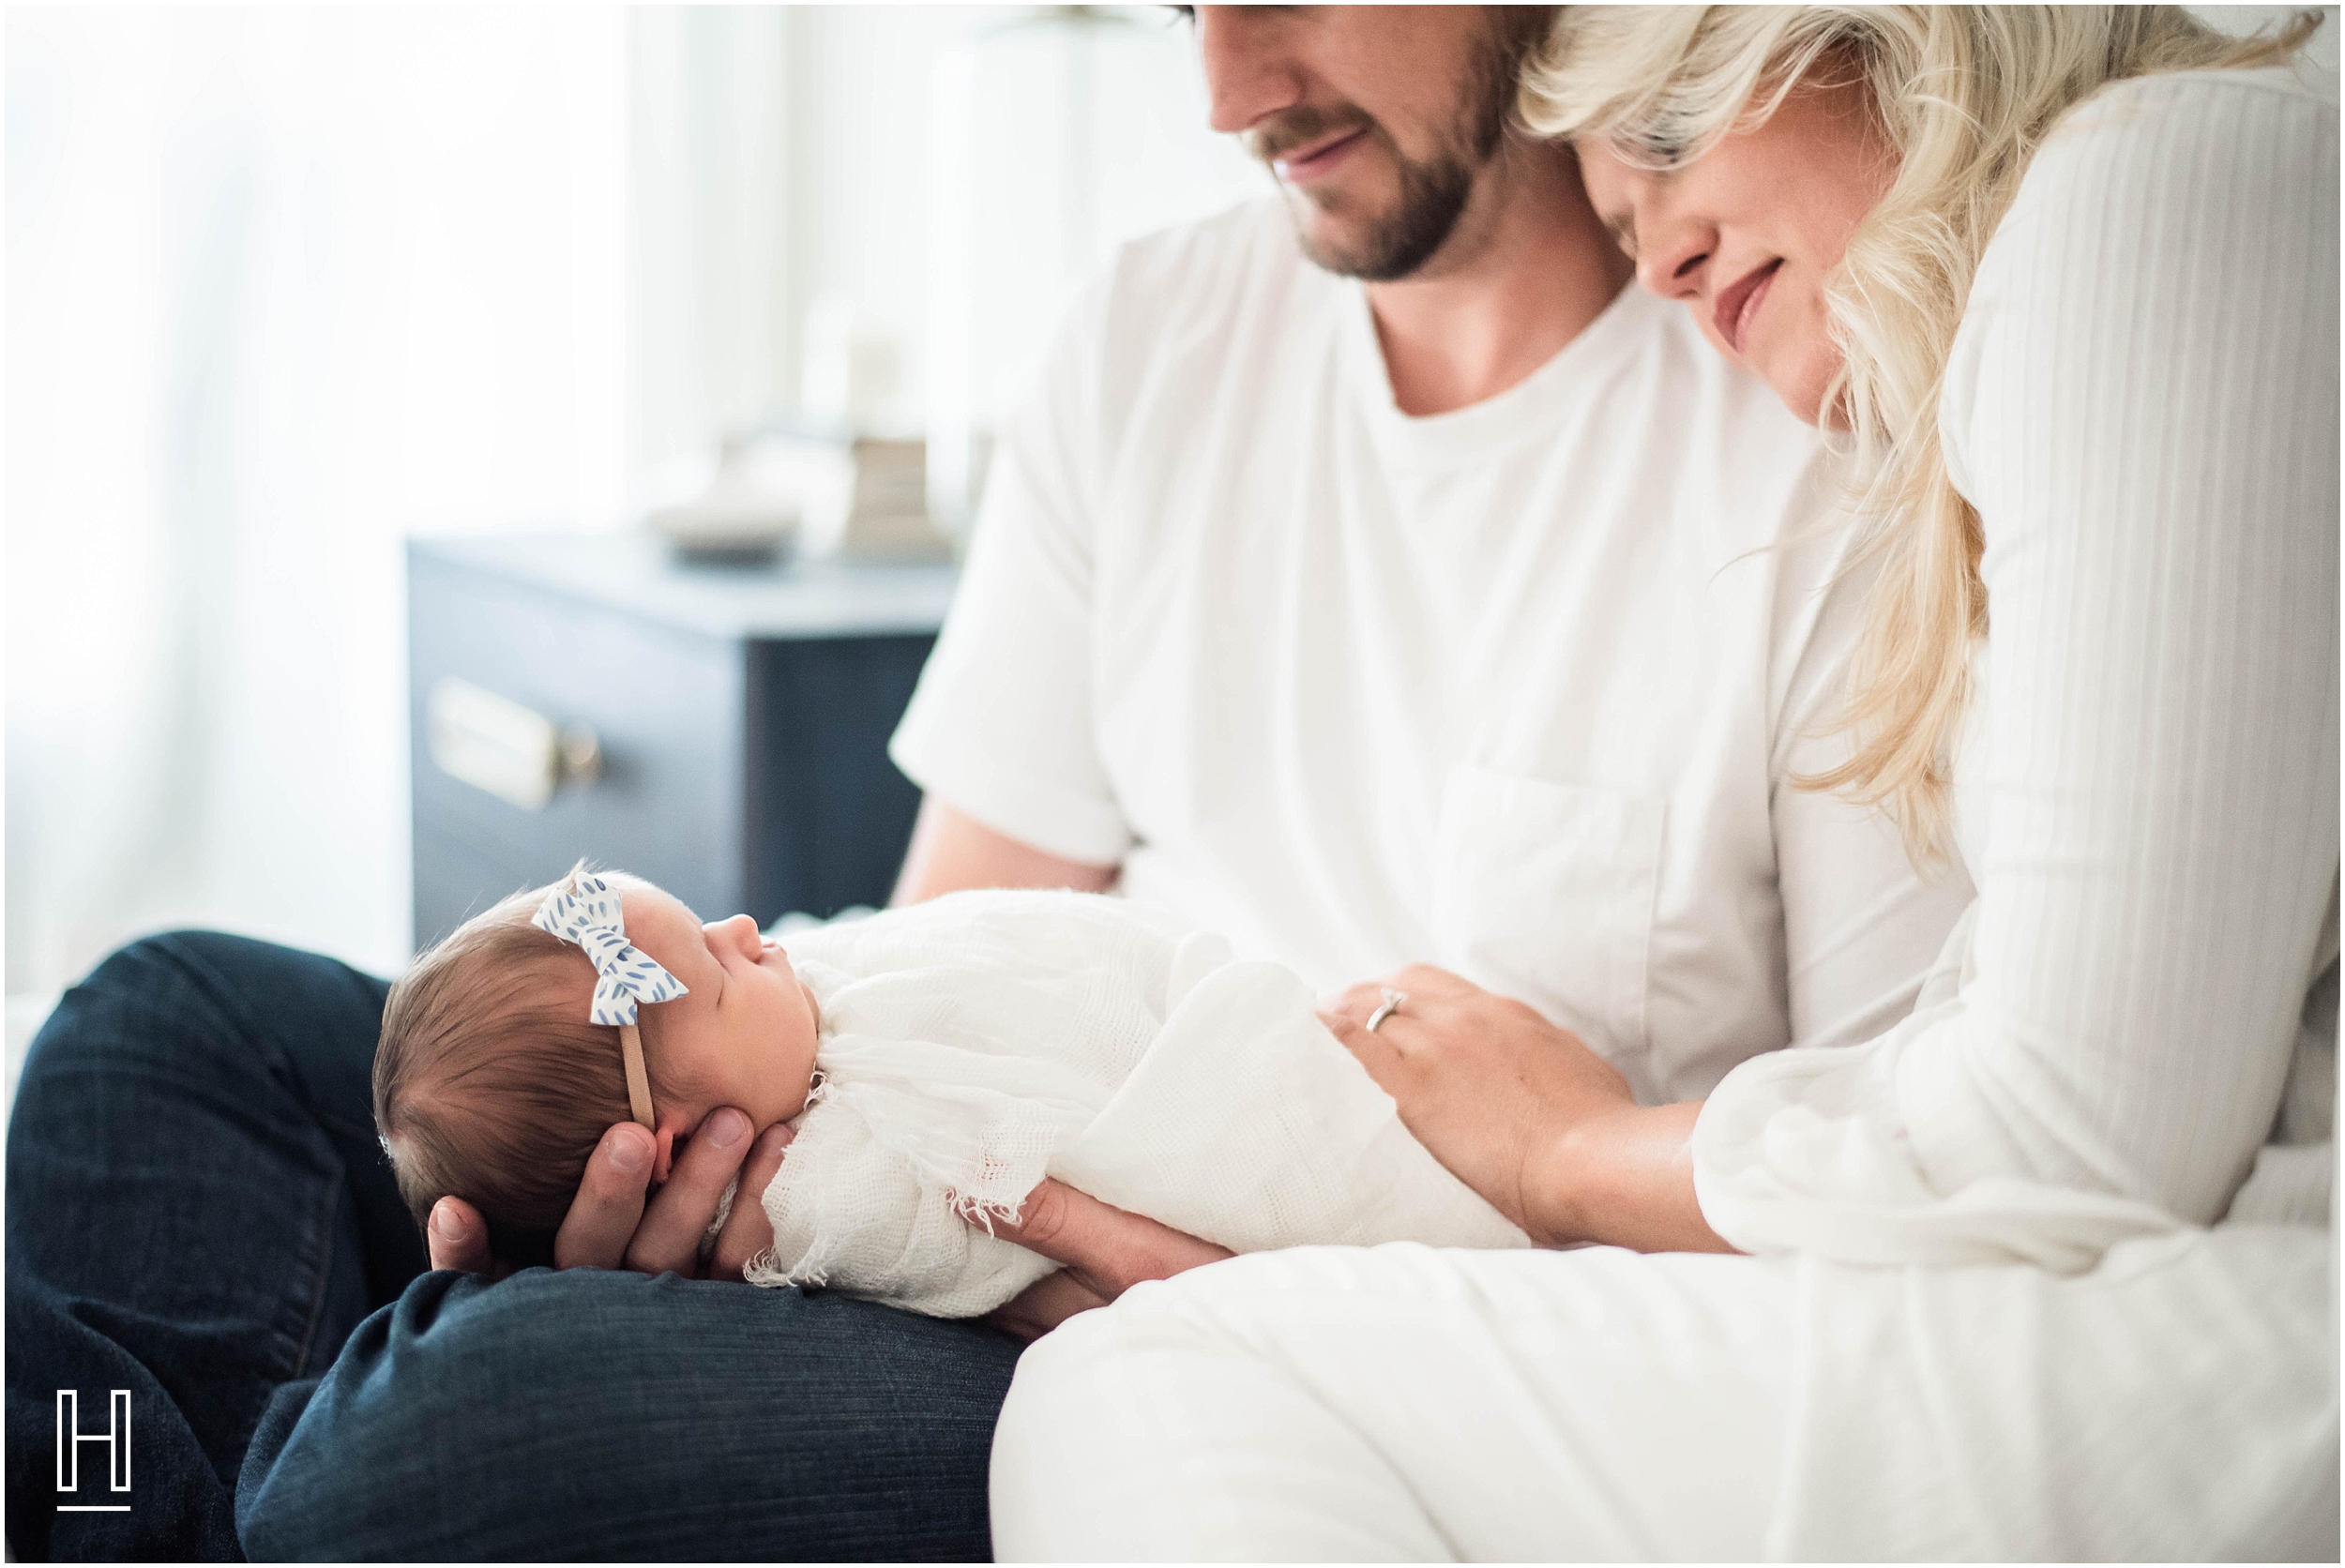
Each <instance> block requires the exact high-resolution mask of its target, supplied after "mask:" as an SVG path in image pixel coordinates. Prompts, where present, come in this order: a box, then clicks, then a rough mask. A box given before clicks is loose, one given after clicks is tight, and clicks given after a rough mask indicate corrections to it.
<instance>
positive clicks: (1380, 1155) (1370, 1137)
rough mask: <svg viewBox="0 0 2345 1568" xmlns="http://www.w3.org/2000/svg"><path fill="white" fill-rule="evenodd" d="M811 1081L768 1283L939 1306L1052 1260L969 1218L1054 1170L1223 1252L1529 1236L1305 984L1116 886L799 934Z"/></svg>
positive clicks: (959, 1303) (943, 902) (1004, 1207)
mask: <svg viewBox="0 0 2345 1568" xmlns="http://www.w3.org/2000/svg"><path fill="white" fill-rule="evenodd" d="M789 950H790V957H791V961H792V963H793V964H794V965H795V966H796V968H797V971H798V974H799V977H800V978H801V979H803V980H804V981H805V982H806V983H807V985H808V986H809V987H810V988H812V989H813V991H814V994H815V996H816V998H817V1000H818V1001H819V1002H820V1003H821V1005H822V1010H823V1041H822V1048H821V1051H820V1054H819V1055H818V1057H817V1065H818V1066H819V1068H820V1069H821V1071H822V1074H823V1078H824V1081H823V1083H822V1085H821V1087H820V1088H819V1090H818V1091H817V1093H816V1094H815V1096H814V1098H813V1100H812V1101H811V1102H810V1103H809V1107H808V1108H807V1110H806V1113H805V1114H804V1116H803V1117H802V1118H800V1120H799V1123H798V1129H797V1140H796V1141H795V1142H794V1143H793V1144H792V1145H791V1146H790V1153H789V1157H788V1158H787V1159H785V1160H784V1161H783V1162H782V1168H781V1172H780V1174H779V1175H778V1176H776V1177H775V1178H774V1181H773V1183H772V1184H770V1185H769V1186H767V1187H766V1189H765V1196H764V1204H765V1213H766V1214H767V1216H768V1217H770V1218H771V1219H772V1221H773V1225H774V1245H773V1249H772V1251H771V1253H770V1254H768V1255H766V1256H764V1257H763V1258H760V1259H758V1260H757V1261H756V1262H754V1263H753V1264H752V1265H751V1266H750V1268H749V1271H748V1274H749V1279H750V1280H752V1281H753V1282H755V1283H757V1284H761V1285H782V1284H821V1285H827V1286H829V1287H830V1288H832V1289H839V1290H843V1291H847V1292H849V1293H851V1294H854V1295H857V1296H864V1297H868V1298H870V1299H871V1300H874V1301H882V1302H886V1303H889V1304H893V1305H897V1306H903V1307H909V1308H912V1309H913V1310H915V1311H918V1312H925V1313H929V1314H931V1315H933V1316H936V1317H944V1318H962V1317H974V1316H976V1315H977V1314H979V1313H983V1312H988V1311H991V1309H992V1308H994V1307H996V1306H999V1305H1001V1304H1003V1303H1004V1302H1006V1301H1008V1300H1009V1299H1010V1298H1011V1297H1012V1296H1015V1295H1017V1294H1018V1292H1019V1291H1021V1290H1022V1289H1025V1288H1026V1287H1027V1286H1029V1285H1031V1284H1033V1283H1034V1282H1035V1281H1036V1280H1037V1279H1039V1278H1041V1277H1042V1276H1043V1275H1045V1274H1049V1273H1050V1272H1051V1269H1052V1268H1053V1267H1054V1266H1055V1265H1053V1264H1051V1263H1050V1262H1048V1261H1046V1260H1044V1259H1041V1258H1039V1257H1037V1256H1036V1255H1035V1254H1033V1253H1031V1252H1028V1251H1026V1250H1025V1249H1024V1248H1023V1247H1020V1246H1017V1245H1015V1244H1011V1243H1009V1242H1006V1241H1004V1240H1001V1239H999V1238H996V1237H993V1236H991V1235H988V1234H986V1233H985V1232H984V1231H983V1230H981V1229H973V1228H972V1227H970V1226H968V1225H965V1224H963V1223H962V1222H961V1218H960V1217H959V1216H958V1215H957V1214H955V1213H954V1212H953V1206H952V1199H951V1197H950V1196H948V1195H957V1196H958V1198H959V1199H960V1201H961V1203H962V1204H963V1205H964V1206H965V1207H969V1208H972V1209H975V1210H976V1211H979V1212H991V1213H994V1214H1007V1213H1010V1212H1012V1211H1014V1210H1015V1209H1016V1207H1017V1205H1018V1204H1019V1202H1020V1201H1021V1199H1023V1198H1024V1197H1025V1195H1026V1194H1027V1193H1028V1192H1029V1191H1031V1190H1032V1189H1033V1187H1034V1184H1036V1182H1038V1181H1040V1180H1041V1179H1042V1178H1043V1176H1045V1175H1046V1174H1047V1175H1051V1176H1056V1177H1058V1178H1060V1179H1061V1180H1063V1181H1066V1182H1067V1183H1069V1184H1072V1185H1074V1186H1077V1187H1080V1188H1082V1190H1083V1191H1085V1192H1088V1193H1090V1194H1092V1195H1093V1196H1095V1197H1097V1198H1100V1199H1104V1200H1106V1201H1107V1202H1110V1203H1112V1204H1114V1205H1115V1206H1116V1207H1118V1208H1122V1209H1129V1210H1132V1211H1134V1212H1136V1213H1139V1214H1148V1215H1151V1216H1153V1217H1155V1218H1157V1219H1159V1220H1162V1221H1164V1222H1165V1223H1166V1224H1168V1225H1172V1226H1174V1227H1176V1228H1177V1229H1182V1230H1186V1231H1188V1232H1189V1233H1191V1234H1192V1235H1197V1236H1203V1237H1204V1238H1205V1239H1206V1240H1208V1241H1212V1242H1218V1243H1219V1244H1221V1245H1223V1246H1226V1247H1229V1248H1231V1249H1233V1250H1234V1251H1238V1252H1254V1251H1263V1250H1266V1249H1269V1248H1273V1247H1283V1246H1299V1245H1306V1244H1313V1243H1330V1244H1351V1245H1368V1244H1374V1243H1378V1242H1389V1241H1419V1242H1426V1243H1430V1244H1435V1245H1443V1246H1481V1247H1506V1246H1527V1245H1529V1244H1530V1243H1529V1238H1527V1237H1526V1236H1524V1235H1523V1233H1522V1232H1521V1231H1520V1230H1519V1229H1516V1228H1515V1227H1514V1226H1513V1225H1511V1224H1509V1223H1508V1222H1507V1221H1506V1219H1505V1217H1504V1216H1503V1215H1501V1214H1499V1213H1498V1211H1497V1210H1495V1209H1493V1208H1491V1207H1490V1205H1489V1204H1488V1203H1486V1202H1484V1201H1483V1200H1482V1199H1480V1198H1479V1197H1477V1196H1475V1193H1474V1192H1473V1191H1472V1189H1470V1188H1468V1187H1467V1186H1466V1185H1465V1184H1463V1183H1461V1182H1460V1181H1459V1180H1458V1179H1457V1178H1456V1177H1454V1176H1452V1175H1450V1174H1449V1172H1448V1171H1447V1170H1445V1169H1444V1168H1442V1166H1441V1164H1440V1163H1439V1162H1438V1161H1436V1160H1435V1159H1434V1158H1433V1157H1432V1155H1430V1154H1429V1153H1426V1152H1425V1149H1424V1147H1423V1146H1422V1145H1420V1144H1419V1143H1418V1142H1417V1141H1416V1140H1415V1138H1412V1137H1410V1135H1409V1133H1408V1131H1407V1129H1406V1128H1404V1127H1402V1126H1401V1124H1400V1118H1399V1114H1398V1113H1397V1111H1396V1110H1395V1108H1394V1106H1393V1102H1392V1099H1391V1097H1390V1096H1389V1095H1387V1094H1385V1093H1384V1091H1383V1090H1381V1089H1379V1088H1377V1087H1376V1085H1375V1083H1374V1081H1373V1080H1372V1079H1370V1078H1369V1076H1368V1074H1367V1072H1366V1071H1365V1070H1364V1069H1363V1068H1362V1067H1361V1066H1360V1065H1359V1063H1356V1062H1354V1061H1353V1060H1352V1056H1351V1054H1350V1053H1349V1052H1348V1051H1346V1050H1345V1049H1344V1048H1343V1047H1342V1046H1341V1045H1339V1044H1338V1043H1337V1041H1336V1039H1335V1038H1334V1036H1332V1035H1330V1034H1329V1033H1327V1032H1326V1030H1325V1029H1324V1027H1322V1026H1321V1024H1320V1022H1319V1020H1318V1018H1316V1017H1314V1016H1313V1012H1312V998H1311V995H1310V992H1309V989H1308V988H1306V987H1305V986H1304V984H1303V982H1302V980H1301V979H1300V978H1299V977H1297V976H1296V975H1294V973H1292V972H1289V971H1287V970H1285V969H1282V968H1280V967H1279V966H1278V965H1276V964H1267V963H1256V962H1246V961H1239V960H1236V959H1233V957H1231V955H1230V950H1229V947H1228V945H1227V944H1226V943H1225V942H1222V941H1221V939H1219V938H1218V937H1214V936H1207V935H1203V934H1195V933H1190V932H1188V931H1187V930H1186V929H1185V927H1182V926H1181V925H1180V923H1179V922H1177V921H1175V920H1173V919H1172V917H1170V916H1168V915H1164V914H1160V913H1157V912H1154V911H1150V910H1147V909H1144V908H1141V907H1139V906H1136V905H1133V904H1130V903H1127V902H1125V901H1124V900H1122V899H1117V898H1110V897H1100V896H1097V895H1093V894H1080V893H1024V892H1018V893H995V892H979V893H958V894H954V895H951V896H950V897H944V898H939V899H936V900H933V901H932V902H930V903H926V904H918V905H915V906H913V907H911V908H909V909H901V910H892V911H889V912H885V913H884V914H877V915H873V916H871V917H870V918H869V919H866V920H858V921H853V922H848V923H845V924H842V925H835V926H829V927H822V928H820V929H818V930H812V931H806V932H802V933H799V934H797V935H795V936H794V937H792V938H791V939H790V942H789Z"/></svg>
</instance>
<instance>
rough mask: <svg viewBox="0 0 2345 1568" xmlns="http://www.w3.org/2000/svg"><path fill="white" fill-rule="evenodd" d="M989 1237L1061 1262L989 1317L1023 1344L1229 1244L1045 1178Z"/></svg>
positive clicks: (1214, 1258)
mask: <svg viewBox="0 0 2345 1568" xmlns="http://www.w3.org/2000/svg"><path fill="white" fill-rule="evenodd" d="M993 1234H995V1235H996V1236H999V1237H1001V1238H1002V1239H1003V1240H1005V1241H1011V1242H1016V1243H1017V1244H1019V1245H1020V1246H1022V1247H1024V1248H1026V1249H1027V1250H1028V1251H1030V1252H1038V1253H1040V1254H1041V1255H1042V1256H1043V1257H1045V1258H1048V1259H1051V1261H1052V1262H1053V1263H1059V1264H1063V1265H1065V1266H1064V1267H1063V1268H1062V1269H1061V1270H1060V1271H1059V1272H1058V1273H1057V1274H1051V1276H1049V1277H1048V1278H1046V1279H1041V1280H1037V1281H1036V1283H1035V1284H1033V1285H1031V1286H1029V1287H1027V1288H1026V1289H1024V1290H1023V1291H1021V1292H1020V1293H1019V1295H1018V1296H1017V1297H1016V1298H1015V1299H1014V1300H1012V1301H1010V1302H1009V1303H1008V1304H1006V1305H1004V1306H1001V1307H999V1308H997V1309H995V1311H994V1312H993V1313H991V1321H992V1323H993V1324H994V1326H996V1327H997V1328H1001V1329H1005V1330H1006V1331H1008V1332H1009V1333H1011V1334H1016V1335H1018V1336H1019V1337H1020V1338H1021V1339H1034V1338H1037V1337H1039V1336H1040V1335H1042V1334H1048V1333H1049V1332H1050V1331H1051V1330H1052V1329H1054V1328H1056V1327H1058V1325H1059V1324H1061V1323H1063V1322H1065V1321H1066V1320H1067V1319H1069V1318H1071V1317H1073V1316H1074V1315H1075V1314H1076V1313H1078V1312H1086V1311H1089V1310H1090V1309H1091V1308H1092V1307H1095V1306H1105V1305H1106V1304H1108V1303H1110V1302H1112V1301H1113V1300H1114V1299H1115V1298H1116V1297H1118V1296H1120V1295H1122V1294H1123V1293H1124V1292H1125V1291H1126V1290H1128V1289H1131V1288H1132V1287H1133V1286H1135V1285H1137V1284H1139V1283H1140V1282H1141V1281H1142V1280H1143V1279H1170V1278H1172V1276H1173V1275H1174V1274H1180V1273H1183V1272H1184V1271H1186V1270H1189V1269H1193V1268H1196V1267H1198V1266H1199V1265H1200V1264H1203V1263H1215V1262H1218V1261H1220V1260H1221V1259H1224V1258H1227V1257H1229V1256H1230V1249H1229V1248H1228V1247H1222V1246H1216V1245H1214V1244H1212V1243H1211V1242H1201V1241H1199V1240H1198V1239H1197V1238H1196V1237H1194V1236H1192V1235H1189V1234H1188V1232H1187V1231H1182V1230H1175V1229H1172V1227H1171V1226H1169V1225H1160V1224H1158V1223H1157V1221H1155V1220H1153V1219H1150V1218H1148V1217H1147V1216H1145V1215H1144V1214H1132V1213H1129V1212H1128V1211H1127V1210H1123V1209H1118V1208H1116V1207H1114V1206H1113V1205H1112V1204H1108V1203H1102V1202H1100V1201H1099V1199H1096V1198H1094V1197H1092V1196H1091V1195H1090V1194H1089V1193H1085V1192H1078V1191H1076V1190H1075V1189H1074V1188H1073V1187H1070V1186H1068V1185H1067V1184H1066V1183H1064V1182H1060V1181H1057V1180H1054V1179H1053V1178H1051V1177H1047V1176H1046V1177H1044V1178H1043V1179H1042V1182H1041V1184H1040V1185H1038V1186H1036V1188H1035V1189H1034V1191H1032V1192H1030V1193H1028V1194H1027V1195H1026V1200H1025V1202H1024V1203H1022V1204H1021V1205H1020V1206H1019V1210H1018V1221H1017V1223H1016V1224H1011V1223H1009V1222H1008V1221H1006V1220H999V1219H997V1220H995V1221H994V1222H993Z"/></svg>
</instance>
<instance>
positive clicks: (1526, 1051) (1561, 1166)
mask: <svg viewBox="0 0 2345 1568" xmlns="http://www.w3.org/2000/svg"><path fill="white" fill-rule="evenodd" d="M1388 989H1389V990H1394V991H1399V992H1403V993H1405V994H1406V995H1407V997H1408V1000H1407V1001H1406V1002H1404V1003H1401V1004H1400V1005H1399V1007H1398V1008H1397V1009H1395V1010H1393V1011H1392V1012H1390V1013H1388V1014H1386V1015H1385V1017H1384V1019H1383V1020H1382V1021H1381V1022H1380V1023H1379V1024H1378V1025H1377V1027H1376V1029H1375V1030H1374V1031H1372V1032H1371V1031H1370V1030H1369V1028H1368V1020H1369V1018H1373V1017H1374V1016H1375V1015H1376V1013H1377V1011H1378V1010H1379V1009H1380V1008H1381V1007H1382V1006H1383V1003H1384V992H1385V991H1386V990H1388ZM1319 1017H1320V1021H1321V1022H1322V1023H1324V1024H1325V1025H1326V1026H1327V1029H1328V1032H1329V1033H1332V1034H1334V1035H1335V1037H1336V1038H1337V1039H1338V1040H1339V1041H1341V1042H1342V1043H1343V1045H1344V1046H1345V1048H1348V1049H1349V1050H1350V1051H1351V1052H1352V1054H1353V1055H1354V1057H1356V1058H1357V1059H1358V1060H1359V1063H1360V1065H1362V1066H1363V1067H1366V1068H1367V1069H1368V1073H1369V1077H1370V1078H1374V1079H1375V1080H1376V1082H1377V1085H1378V1087H1380V1088H1382V1089H1383V1090H1384V1093H1387V1094H1390V1095H1391V1096H1392V1097H1393V1100H1394V1101H1395V1103H1396V1104H1398V1106H1399V1110H1400V1121H1401V1123H1402V1124H1403V1125H1404V1126H1406V1127H1407V1128H1408V1129H1409V1131H1410V1132H1411V1133H1413V1134H1415V1136H1416V1140H1417V1141H1418V1142H1419V1143H1422V1144H1424V1145H1425V1147H1426V1149H1427V1150H1428V1151H1429V1152H1430V1153H1431V1154H1432V1156H1433V1157H1434V1158H1435V1159H1437V1160H1439V1161H1441V1163H1442V1164H1443V1165H1445V1166H1447V1167H1448V1168H1449V1170H1450V1172H1451V1173H1452V1174H1453V1175H1455V1176H1456V1177H1457V1178H1458V1179H1459V1180H1460V1181H1461V1182H1463V1183H1464V1184H1466V1185H1468V1186H1470V1187H1472V1188H1473V1189H1474V1190H1475V1192H1477V1193H1480V1194H1481V1195H1482V1197H1483V1198H1485V1199H1488V1200H1489V1201H1490V1205H1491V1207H1493V1208H1495V1209H1497V1210H1498V1211H1499V1212H1500V1213H1501V1214H1505V1216H1506V1217H1507V1218H1508V1219H1510V1220H1512V1221H1514V1222H1515V1224H1517V1225H1519V1226H1520V1227H1521V1228H1522V1229H1524V1230H1526V1231H1528V1232H1529V1233H1530V1236H1531V1239H1532V1240H1533V1241H1535V1242H1538V1243H1540V1244H1543V1245H1548V1246H1558V1245H1563V1244H1568V1243H1572V1242H1585V1241H1599V1242H1608V1243H1612V1244H1618V1245H1623V1246H1632V1247H1637V1248H1639V1249H1640V1250H1642V1251H1648V1252H1659V1251H1722V1250H1729V1249H1728V1248H1727V1247H1726V1245H1725V1244H1724V1243H1723V1242H1721V1241H1719V1240H1718V1238H1717V1235H1716V1234H1715V1233H1714V1232H1713V1231H1712V1230H1711V1229H1710V1228H1709V1226H1708V1224H1707V1223H1705V1222H1704V1221H1703V1219H1702V1210H1701V1206H1700V1205H1699V1204H1698V1203H1697V1202H1696V1201H1695V1199H1694V1188H1693V1167H1692V1163H1691V1159H1690V1156H1689V1155H1688V1154H1687V1139H1688V1138H1690V1137H1691V1136H1692V1132H1693V1123H1694V1118H1695V1117H1696V1115H1698V1114H1699V1113H1700V1111H1701V1106H1700V1105H1699V1104H1698V1103H1688V1104H1686V1105H1676V1106H1659V1107H1655V1108H1650V1109H1646V1108H1640V1107H1639V1106H1638V1104H1637V1102H1636V1098H1635V1096H1634V1095H1632V1094H1631V1093H1629V1089H1628V1082H1627V1080H1626V1078H1622V1077H1621V1076H1620V1074H1619V1073H1618V1072H1617V1071H1616V1070H1614V1068H1613V1067H1612V1064H1611V1063H1609V1062H1607V1061H1605V1060H1604V1059H1603V1058H1602V1057H1600V1056H1598V1055H1596V1052H1594V1051H1593V1050H1590V1049H1589V1048H1588V1047H1587V1045H1586V1044H1585V1043H1584V1042H1582V1041H1581V1038H1580V1037H1579V1036H1578V1035H1576V1034H1574V1033H1571V1032H1570V1031H1569V1030H1567V1029H1562V1028H1559V1027H1557V1026H1556V1025H1554V1024H1552V1023H1550V1022H1549V1021H1548V1020H1547V1019H1546V1018H1542V1017H1541V1016H1540V1015H1539V1014H1538V1013H1537V1012H1536V1011H1534V1010H1533V1009H1532V1008H1529V1007H1527V1006H1525V1005H1523V1004H1522V1003H1520V1002H1514V1001H1510V1000H1508V999H1507V998H1505V997H1502V996H1494V995H1492V994H1491V993H1490V992H1489V991H1486V990H1484V989H1482V988H1480V987H1479V986H1476V985H1475V984H1474V983H1473V982H1472V981H1470V980H1465V979H1461V978H1460V977H1459V976H1458V975H1455V974H1451V973H1449V972H1447V971H1445V970H1439V969H1433V968H1430V967H1429V966H1427V965H1423V964H1417V965H1413V966H1411V967H1410V968H1408V969H1404V970H1402V971H1400V972H1399V973H1398V974H1395V975H1392V976H1391V977H1390V978H1388V979H1385V980H1384V981H1382V982H1377V983H1371V984H1369V985H1364V986H1354V987H1353V988H1351V989H1350V990H1348V991H1345V992H1344V993H1343V994H1342V995H1341V996H1339V997H1338V998H1336V999H1335V1000H1334V1001H1333V1002H1331V1003H1329V1004H1328V1005H1326V1006H1325V1007H1324V1008H1322V1009H1321V1011H1320V1015H1319Z"/></svg>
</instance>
